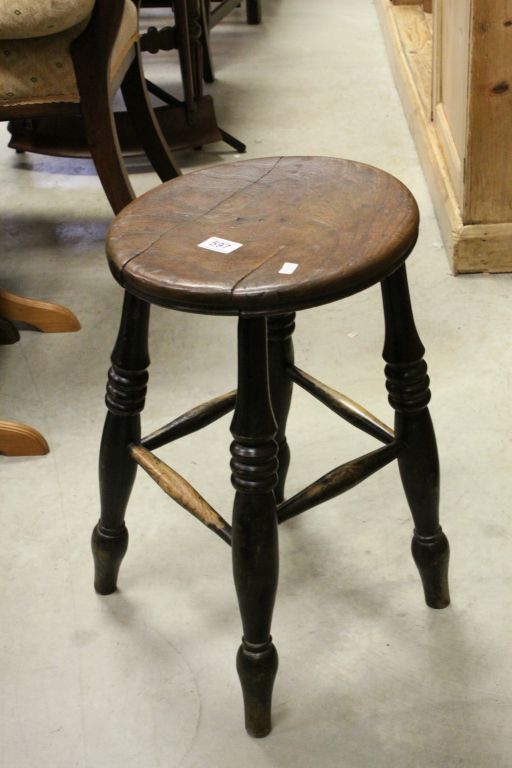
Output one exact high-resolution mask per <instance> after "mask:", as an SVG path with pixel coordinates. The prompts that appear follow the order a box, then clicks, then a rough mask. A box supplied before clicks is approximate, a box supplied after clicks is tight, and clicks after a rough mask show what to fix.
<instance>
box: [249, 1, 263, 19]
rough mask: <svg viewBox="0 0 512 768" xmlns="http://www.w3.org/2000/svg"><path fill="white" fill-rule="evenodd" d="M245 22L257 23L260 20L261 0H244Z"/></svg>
mask: <svg viewBox="0 0 512 768" xmlns="http://www.w3.org/2000/svg"><path fill="white" fill-rule="evenodd" d="M246 4H247V23H248V24H259V23H260V22H261V0H246Z"/></svg>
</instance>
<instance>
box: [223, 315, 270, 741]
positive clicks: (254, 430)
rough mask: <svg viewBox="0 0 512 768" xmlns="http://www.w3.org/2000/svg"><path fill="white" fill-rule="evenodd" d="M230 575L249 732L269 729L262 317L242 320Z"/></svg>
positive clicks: (267, 449)
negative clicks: (239, 631)
mask: <svg viewBox="0 0 512 768" xmlns="http://www.w3.org/2000/svg"><path fill="white" fill-rule="evenodd" d="M231 432H232V434H233V437H234V441H233V443H232V445H231V455H232V459H231V469H232V473H233V474H232V483H233V486H234V487H235V489H236V494H235V504H234V509H233V526H232V549H233V573H234V579H235V587H236V592H237V596H238V604H239V606H240V613H241V616H242V625H243V631H244V635H243V638H242V645H241V646H240V649H239V651H238V655H237V670H238V674H239V677H240V682H241V684H242V691H243V696H244V705H245V727H246V729H247V732H248V733H249V734H250V735H251V736H257V737H260V736H266V735H267V734H268V733H269V732H270V729H271V702H272V689H273V686H274V679H275V676H276V673H277V665H278V659H277V651H276V649H275V647H274V645H273V643H272V637H271V635H270V625H271V621H272V612H273V608H274V602H275V596H276V591H277V581H278V571H279V555H278V538H277V517H276V503H275V497H274V488H275V487H276V484H277V444H276V441H275V439H274V438H275V434H276V423H275V420H274V416H273V413H272V406H271V403H270V394H269V386H268V367H267V340H266V320H265V318H250V317H249V318H240V320H239V326H238V395H237V404H236V409H235V413H234V416H233V421H232V424H231Z"/></svg>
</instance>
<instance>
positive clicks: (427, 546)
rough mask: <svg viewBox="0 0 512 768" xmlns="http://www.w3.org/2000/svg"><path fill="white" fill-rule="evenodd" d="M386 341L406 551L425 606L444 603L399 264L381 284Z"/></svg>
mask: <svg viewBox="0 0 512 768" xmlns="http://www.w3.org/2000/svg"><path fill="white" fill-rule="evenodd" d="M382 295H383V301H384V315H385V321H386V340H385V344H384V352H383V357H384V360H385V361H386V363H387V365H386V369H385V371H386V379H387V389H388V393H389V402H390V404H391V405H392V407H393V408H394V409H395V411H396V414H395V433H396V439H397V440H398V442H399V444H400V445H401V450H400V453H399V456H398V465H399V468H400V475H401V478H402V483H403V486H404V490H405V494H406V496H407V501H408V502H409V507H410V508H411V512H412V516H413V519H414V525H415V530H414V536H413V540H412V554H413V557H414V561H415V563H416V565H417V567H418V570H419V572H420V576H421V580H422V582H423V588H424V591H425V600H426V603H427V605H429V606H430V607H431V608H444V607H446V606H447V605H449V603H450V595H449V590H448V560H449V553H450V550H449V545H448V539H447V538H446V536H445V535H444V533H443V531H442V529H441V527H440V525H439V460H438V456H437V447H436V439H435V435H434V428H433V426H432V421H431V419H430V414H429V412H428V408H427V405H428V403H429V400H430V390H429V378H428V375H427V364H426V363H425V361H424V360H423V355H424V352H425V349H424V347H423V345H422V343H421V341H420V338H419V336H418V333H417V331H416V327H415V325H414V318H413V314H412V308H411V302H410V297H409V289H408V286H407V275H406V271H405V267H401V268H400V269H399V270H397V272H395V273H394V274H393V275H391V277H389V278H387V279H386V280H384V281H383V283H382Z"/></svg>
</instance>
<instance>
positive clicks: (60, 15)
mask: <svg viewBox="0 0 512 768" xmlns="http://www.w3.org/2000/svg"><path fill="white" fill-rule="evenodd" d="M94 4H95V0H8V2H6V3H5V4H2V5H1V6H0V59H1V64H0V105H17V104H20V105H21V104H41V103H43V104H44V103H51V102H79V101H80V96H79V93H78V86H77V82H76V78H75V72H74V67H73V61H72V58H71V54H70V46H71V43H72V42H73V40H75V39H76V38H77V37H78V36H79V35H80V33H81V32H82V31H83V30H84V29H85V28H86V26H87V24H88V22H89V19H90V16H91V13H92V10H93V7H94ZM137 37H138V18H137V9H136V6H135V5H134V3H133V2H132V0H125V2H124V11H123V17H122V22H121V26H120V28H119V32H118V35H117V39H116V42H115V45H114V48H113V51H112V57H111V60H110V79H111V80H113V79H120V78H121V77H122V76H123V75H124V70H125V69H126V67H127V66H128V65H129V63H130V58H129V56H128V54H129V52H130V50H131V49H132V48H133V45H134V43H135V42H136V40H137Z"/></svg>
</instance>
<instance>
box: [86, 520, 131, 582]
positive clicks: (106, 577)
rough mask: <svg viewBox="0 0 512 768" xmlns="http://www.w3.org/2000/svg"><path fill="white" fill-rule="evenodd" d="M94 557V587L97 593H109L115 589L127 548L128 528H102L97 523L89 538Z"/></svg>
mask: <svg viewBox="0 0 512 768" xmlns="http://www.w3.org/2000/svg"><path fill="white" fill-rule="evenodd" d="M91 547H92V554H93V558H94V589H95V590H96V592H97V593H98V594H99V595H111V594H112V592H115V591H116V589H117V577H118V575H119V568H120V566H121V562H122V560H123V557H124V556H125V554H126V550H127V549H128V529H127V528H126V526H125V525H123V526H122V528H119V529H118V530H117V531H108V530H104V529H103V528H102V527H101V522H100V523H98V524H97V525H96V526H95V528H94V530H93V532H92V538H91Z"/></svg>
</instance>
